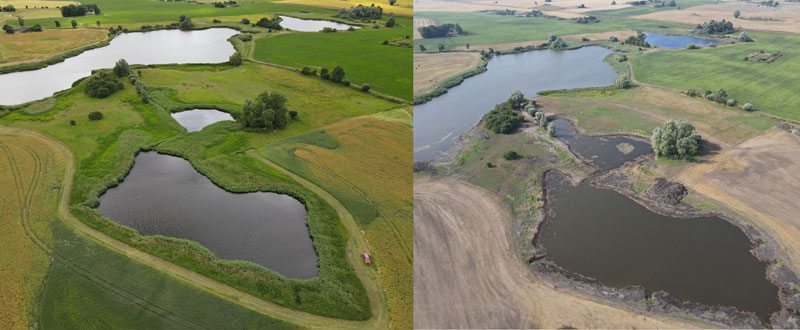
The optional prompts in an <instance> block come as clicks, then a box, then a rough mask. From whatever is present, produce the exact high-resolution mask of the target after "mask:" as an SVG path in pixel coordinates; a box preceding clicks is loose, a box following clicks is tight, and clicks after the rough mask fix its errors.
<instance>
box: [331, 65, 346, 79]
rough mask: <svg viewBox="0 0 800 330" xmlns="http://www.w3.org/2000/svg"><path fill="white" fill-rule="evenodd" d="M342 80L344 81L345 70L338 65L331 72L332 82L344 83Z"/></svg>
mask: <svg viewBox="0 0 800 330" xmlns="http://www.w3.org/2000/svg"><path fill="white" fill-rule="evenodd" d="M342 79H344V69H342V67H340V66H338V65H337V66H336V67H335V68H333V71H332V72H331V81H333V82H342Z"/></svg>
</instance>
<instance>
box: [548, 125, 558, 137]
mask: <svg viewBox="0 0 800 330" xmlns="http://www.w3.org/2000/svg"><path fill="white" fill-rule="evenodd" d="M547 135H550V136H556V125H555V124H553V123H550V124H548V125H547Z"/></svg>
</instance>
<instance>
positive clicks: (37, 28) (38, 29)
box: [28, 24, 42, 32]
mask: <svg viewBox="0 0 800 330" xmlns="http://www.w3.org/2000/svg"><path fill="white" fill-rule="evenodd" d="M28 31H30V32H42V26H41V25H39V24H34V25H33V26H31V28H30V29H28Z"/></svg>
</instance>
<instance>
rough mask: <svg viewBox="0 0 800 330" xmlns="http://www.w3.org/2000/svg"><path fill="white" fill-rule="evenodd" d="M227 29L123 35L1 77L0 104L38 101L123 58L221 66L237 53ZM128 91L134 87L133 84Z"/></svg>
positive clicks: (150, 62) (231, 34)
mask: <svg viewBox="0 0 800 330" xmlns="http://www.w3.org/2000/svg"><path fill="white" fill-rule="evenodd" d="M237 33H238V32H237V31H236V30H233V29H228V28H214V29H207V30H196V31H180V30H159V31H151V32H133V33H124V34H122V35H119V36H117V37H116V38H114V40H111V43H110V44H109V45H108V46H105V47H102V48H97V49H92V50H89V51H86V52H83V53H82V54H80V55H78V56H75V57H70V58H68V59H66V60H64V62H61V63H58V64H53V65H50V66H48V67H46V68H43V69H39V70H33V71H23V72H14V73H7V74H3V75H0V86H2V92H1V93H0V104H5V105H11V104H20V103H25V102H29V101H35V100H38V99H42V98H45V97H48V96H50V95H53V93H55V92H58V91H60V90H64V89H67V88H70V87H71V86H72V83H73V82H75V81H76V80H78V79H80V78H83V77H87V76H89V75H90V74H91V72H92V70H95V69H103V68H113V67H114V64H115V63H116V62H117V61H118V60H119V59H122V58H124V59H125V60H126V61H128V63H129V64H169V63H220V62H225V61H227V60H228V57H229V56H231V54H233V52H234V51H235V50H234V49H233V45H231V43H230V42H228V40H227V39H228V38H230V37H231V36H233V35H234V34H237ZM126 88H131V87H130V85H128V87H126Z"/></svg>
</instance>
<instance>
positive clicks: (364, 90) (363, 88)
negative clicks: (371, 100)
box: [361, 84, 370, 92]
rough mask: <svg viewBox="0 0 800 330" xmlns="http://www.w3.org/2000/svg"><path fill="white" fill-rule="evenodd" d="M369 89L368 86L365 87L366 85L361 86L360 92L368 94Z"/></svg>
mask: <svg viewBox="0 0 800 330" xmlns="http://www.w3.org/2000/svg"><path fill="white" fill-rule="evenodd" d="M369 89H370V87H369V85H367V84H363V85H361V91H362V92H368V91H369Z"/></svg>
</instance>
